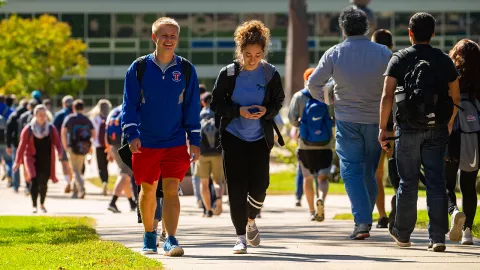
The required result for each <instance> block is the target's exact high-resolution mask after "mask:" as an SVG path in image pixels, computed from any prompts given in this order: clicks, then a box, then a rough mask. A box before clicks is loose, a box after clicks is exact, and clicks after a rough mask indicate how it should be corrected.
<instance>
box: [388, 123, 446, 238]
mask: <svg viewBox="0 0 480 270" xmlns="http://www.w3.org/2000/svg"><path fill="white" fill-rule="evenodd" d="M398 132H399V131H397V135H398ZM448 136H449V134H448V130H447V129H440V130H426V131H425V130H401V136H400V138H399V139H398V140H397V141H396V151H395V155H396V159H397V168H398V173H399V175H400V184H399V188H398V191H397V213H396V217H395V227H394V230H395V231H396V233H397V235H398V237H399V238H400V239H402V240H404V241H405V240H409V239H410V235H411V234H412V232H413V229H414V228H415V223H416V221H417V200H418V180H419V179H420V166H421V165H423V168H424V173H425V186H426V188H427V208H428V217H429V219H430V221H429V224H428V233H429V236H430V240H432V241H433V242H444V241H445V234H446V233H447V232H448V213H447V192H446V187H445V155H446V151H447V140H448Z"/></svg>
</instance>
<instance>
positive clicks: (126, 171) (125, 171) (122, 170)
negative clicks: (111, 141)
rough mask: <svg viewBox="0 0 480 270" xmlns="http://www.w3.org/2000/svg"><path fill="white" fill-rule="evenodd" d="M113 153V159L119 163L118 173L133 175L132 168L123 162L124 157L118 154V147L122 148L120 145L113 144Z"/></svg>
mask: <svg viewBox="0 0 480 270" xmlns="http://www.w3.org/2000/svg"><path fill="white" fill-rule="evenodd" d="M111 147H112V155H113V159H115V162H116V163H117V165H118V173H122V174H126V175H128V176H130V177H132V170H131V169H130V168H129V167H128V166H127V164H125V163H123V161H122V158H121V157H120V155H119V154H118V149H120V145H112V146H111Z"/></svg>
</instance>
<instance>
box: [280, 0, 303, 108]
mask: <svg viewBox="0 0 480 270" xmlns="http://www.w3.org/2000/svg"><path fill="white" fill-rule="evenodd" d="M288 5H289V7H288V40H287V52H286V55H285V85H284V88H285V105H288V104H290V100H291V98H292V96H293V94H295V92H297V91H298V90H301V89H303V87H304V81H303V73H304V72H305V69H307V68H308V63H309V59H308V57H309V54H308V41H307V38H308V23H307V3H306V0H289V1H288Z"/></svg>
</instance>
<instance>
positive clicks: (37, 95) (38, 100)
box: [32, 90, 42, 104]
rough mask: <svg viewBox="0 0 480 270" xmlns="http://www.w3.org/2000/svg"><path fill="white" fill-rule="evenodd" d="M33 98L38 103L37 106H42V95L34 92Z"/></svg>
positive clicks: (36, 91)
mask: <svg viewBox="0 0 480 270" xmlns="http://www.w3.org/2000/svg"><path fill="white" fill-rule="evenodd" d="M32 98H33V99H35V100H36V101H37V104H42V93H40V91H38V90H33V92H32Z"/></svg>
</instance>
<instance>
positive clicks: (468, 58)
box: [445, 39, 480, 245]
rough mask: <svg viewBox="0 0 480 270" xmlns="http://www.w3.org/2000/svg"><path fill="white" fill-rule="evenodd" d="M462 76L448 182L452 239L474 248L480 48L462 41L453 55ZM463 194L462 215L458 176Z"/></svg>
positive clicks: (449, 160) (451, 141) (474, 43)
mask: <svg viewBox="0 0 480 270" xmlns="http://www.w3.org/2000/svg"><path fill="white" fill-rule="evenodd" d="M449 55H450V58H451V59H452V60H453V62H454V64H455V66H456V67H457V70H458V72H459V74H460V78H459V85H460V100H461V101H460V107H461V108H463V111H459V112H458V114H457V117H456V118H455V122H454V125H453V126H454V127H453V131H452V134H451V135H450V139H449V141H448V154H447V165H446V168H445V174H446V178H447V196H448V213H449V214H450V224H451V225H450V233H449V238H450V240H451V241H453V242H460V243H461V244H462V245H473V236H472V227H473V220H474V219H475V213H476V211H477V192H476V183H477V175H478V169H479V164H478V163H479V161H480V157H479V154H478V153H479V150H480V149H479V146H480V145H479V140H480V136H479V134H480V115H479V114H480V102H479V100H478V98H479V97H480V46H479V45H478V44H477V43H476V42H474V41H472V40H468V39H462V40H460V41H459V42H458V43H457V44H456V45H455V46H454V47H453V49H452V50H451V51H450V54H449ZM459 169H460V174H459V180H458V181H459V182H460V191H461V192H462V209H463V212H461V211H460V210H459V209H458V206H457V198H456V195H455V187H456V185H457V172H458V170H459Z"/></svg>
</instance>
